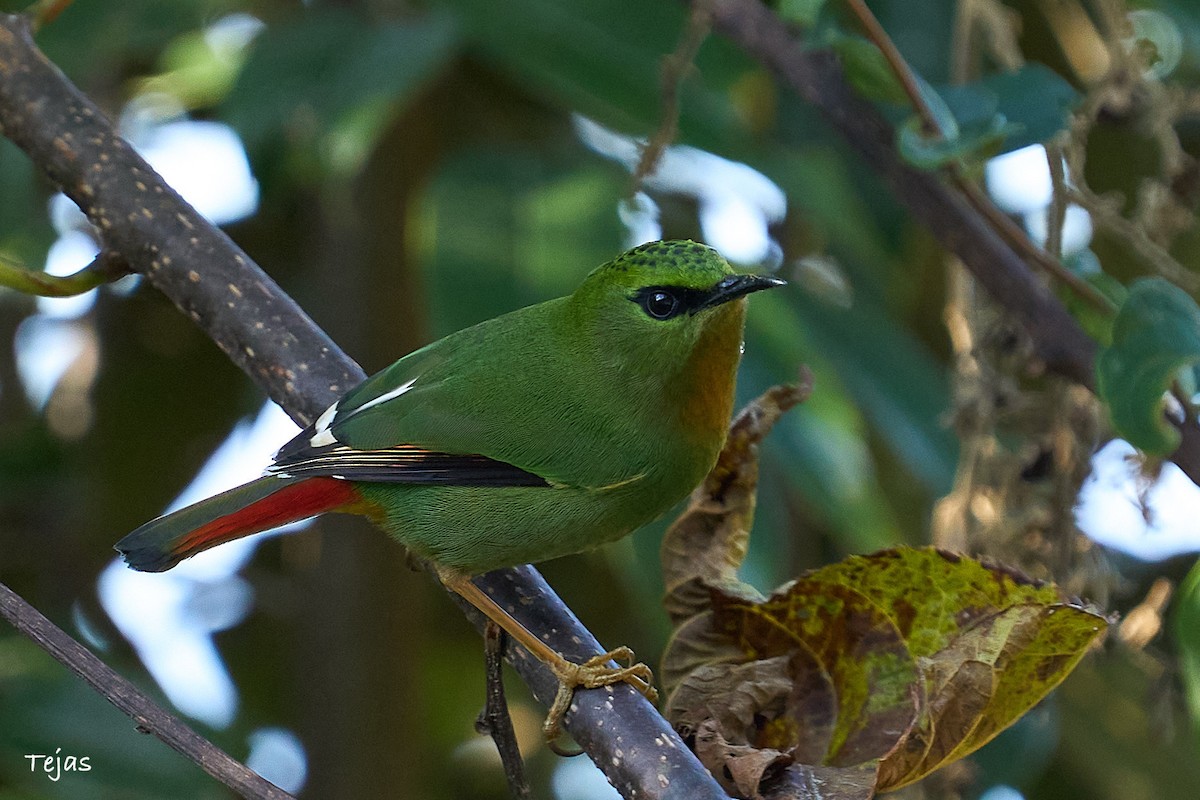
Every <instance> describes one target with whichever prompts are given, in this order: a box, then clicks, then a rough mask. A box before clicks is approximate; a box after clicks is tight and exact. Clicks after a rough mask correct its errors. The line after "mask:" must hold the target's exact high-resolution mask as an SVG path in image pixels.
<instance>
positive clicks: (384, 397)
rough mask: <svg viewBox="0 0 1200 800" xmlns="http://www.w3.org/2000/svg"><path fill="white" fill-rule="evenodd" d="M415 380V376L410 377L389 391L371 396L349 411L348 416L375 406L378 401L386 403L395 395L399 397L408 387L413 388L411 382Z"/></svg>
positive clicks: (394, 397)
mask: <svg viewBox="0 0 1200 800" xmlns="http://www.w3.org/2000/svg"><path fill="white" fill-rule="evenodd" d="M416 382H417V379H416V378H413V379H412V380H410V381H409V382H408V383H405V384H402V385H400V386H397V387H396V388H395V389H392V390H391V391H390V392H384V393H383V394H381V395H379V397H373V398H371V399H370V400H368V401H367V402H365V403H363V404H362V405H361V406H359V407H358V408H356V409H354V410H353V411H351V412H350V416H353V415H354V414H357V413H358V412H360V411H366V410H367V409H368V408H370V407H371V406H377V405H379V404H380V403H386V402H387V401H388V400H394V399H396V398H397V397H399V396H400V395H402V394H404V393H405V392H407V391H408V390H409V389H411V388H413V384H414V383H416Z"/></svg>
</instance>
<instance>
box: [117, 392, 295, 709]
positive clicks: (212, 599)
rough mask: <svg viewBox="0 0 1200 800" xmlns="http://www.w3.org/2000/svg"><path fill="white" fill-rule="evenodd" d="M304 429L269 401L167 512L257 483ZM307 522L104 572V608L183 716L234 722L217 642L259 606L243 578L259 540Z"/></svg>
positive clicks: (231, 690) (232, 697)
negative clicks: (174, 561) (148, 566)
mask: <svg viewBox="0 0 1200 800" xmlns="http://www.w3.org/2000/svg"><path fill="white" fill-rule="evenodd" d="M298 430H299V428H298V426H297V425H296V424H295V423H294V422H292V421H291V419H289V418H288V416H287V415H286V414H284V413H283V411H282V410H281V409H280V408H279V407H278V406H276V405H275V404H274V403H270V402H268V403H267V404H266V405H264V406H263V408H262V410H261V411H260V412H259V413H258V415H257V416H256V417H255V418H254V419H253V420H252V421H251V420H246V421H243V422H241V423H239V424H238V425H237V427H235V428H234V430H233V432H232V433H231V434H230V435H229V438H228V439H226V440H225V441H224V442H223V443H222V444H221V446H220V447H218V448H217V450H216V451H215V452H214V453H213V455H212V456H211V457H210V458H209V460H208V462H207V463H206V464H205V465H204V467H203V468H202V469H201V470H200V472H199V474H198V475H197V476H196V478H195V479H194V480H193V481H192V483H191V484H189V485H188V487H187V488H186V489H184V491H183V492H182V493H181V494H180V495H179V497H177V498H176V499H175V501H174V502H173V503H172V504H171V505H170V506H169V508H168V509H167V510H168V511H173V510H175V509H178V508H182V507H184V506H186V505H189V504H191V503H194V502H196V501H198V500H202V499H204V498H206V497H209V496H211V495H214V494H217V493H219V492H222V491H224V490H226V489H231V488H233V487H234V486H237V485H239V484H242V483H245V482H246V481H249V480H254V479H255V478H257V477H258V476H259V474H260V473H261V470H262V466H263V465H264V464H266V463H267V462H268V461H269V460H270V458H271V455H272V454H273V453H274V452H275V450H276V449H277V448H278V447H279V445H280V444H282V443H283V442H285V441H287V440H288V439H289V438H291V437H292V436H294V435H295V434H296V432H297V431H298ZM305 524H307V523H306V522H298V523H293V524H292V525H288V526H285V527H283V528H278V529H276V530H275V531H272V532H269V533H264V534H258V535H257V536H251V537H246V538H244V539H238V540H237V541H234V542H229V543H228V544H224V545H221V546H220V547H215V548H213V549H212V550H208V551H205V552H203V553H201V554H200V555H198V556H196V557H194V558H190V559H188V560H186V561H184V562H183V563H181V564H180V565H179V566H178V567H175V568H174V569H172V570H169V571H167V572H161V573H145V572H135V571H134V570H132V569H129V568H128V567H126V566H125V564H124V562H122V561H121V560H119V559H117V560H114V561H113V562H112V563H111V564H109V566H108V567H107V568H106V569H105V570H104V572H103V573H101V575H100V580H99V585H98V591H99V594H100V602H101V605H102V606H103V607H104V610H105V611H106V612H107V613H108V615H109V616H110V617H111V618H112V620H113V623H114V624H115V625H116V626H117V628H118V630H120V631H121V633H122V634H123V635H124V636H125V638H127V639H128V640H129V641H130V643H131V644H132V645H133V646H134V648H135V649H136V650H137V653H138V656H139V657H140V658H141V659H142V663H144V664H145V665H146V669H147V670H149V672H150V675H151V676H152V677H153V678H154V680H155V682H156V683H158V685H159V687H160V688H161V689H162V691H163V693H164V694H166V695H167V697H168V699H170V701H171V702H172V703H173V704H174V705H175V706H176V708H178V709H179V710H180V711H182V712H184V713H185V714H187V715H188V716H190V717H193V718H195V719H199V720H202V721H203V722H205V723H207V724H209V725H212V726H213V727H218V728H221V727H226V726H228V725H229V724H230V723H231V722H233V719H234V716H235V715H236V713H237V703H238V697H237V689H236V687H235V686H234V684H233V681H232V679H231V678H230V676H229V672H228V670H226V668H225V665H224V663H223V662H222V661H221V656H220V653H218V652H217V649H216V646H215V645H214V643H213V638H212V636H213V634H214V633H216V632H218V631H222V630H225V629H227V628H230V627H232V626H234V625H236V624H238V623H239V622H240V621H241V620H242V619H243V618H244V617H245V615H246V614H247V613H248V612H249V610H250V608H251V606H252V604H253V592H252V590H251V588H250V585H249V584H248V583H247V582H246V581H245V580H244V579H242V578H241V577H239V576H238V575H237V572H238V570H240V569H241V568H242V566H244V565H245V564H246V562H247V561H249V560H250V557H251V556H252V554H253V552H254V549H255V548H256V547H257V545H258V542H260V541H262V538H263V537H265V536H269V535H272V534H275V533H279V532H282V531H284V530H294V529H296V528H297V527H300V526H302V525H305Z"/></svg>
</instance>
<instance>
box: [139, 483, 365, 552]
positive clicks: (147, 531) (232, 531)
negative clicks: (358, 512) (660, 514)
mask: <svg viewBox="0 0 1200 800" xmlns="http://www.w3.org/2000/svg"><path fill="white" fill-rule="evenodd" d="M359 503H360V498H359V495H358V492H357V491H356V490H355V489H354V486H353V484H351V483H349V482H348V481H341V480H337V479H336V478H324V477H320V478H306V479H296V478H279V477H275V476H266V477H262V478H259V479H258V480H256V481H251V482H250V483H247V484H243V485H242V486H239V487H237V488H236V489H230V490H229V491H228V492H222V493H221V494H219V495H217V496H215V497H210V498H209V499H207V500H203V501H201V502H199V503H196V504H195V505H192V506H188V507H187V508H184V509H181V510H179V511H176V512H174V513H172V514H168V515H166V516H165V517H159V518H158V519H156V520H151V521H150V522H147V523H146V524H145V525H143V526H142V527H140V528H138V529H137V530H136V531H134V532H133V533H131V534H129V535H128V536H126V537H125V538H124V539H122V540H121V541H119V542H117V550H119V551H120V552H121V553H122V555H124V556H125V560H126V561H127V562H128V563H129V565H130V566H131V567H133V568H134V569H139V570H144V571H149V572H161V571H162V570H164V569H170V568H171V567H173V566H175V565H176V564H178V563H179V562H180V561H182V560H183V559H185V558H188V557H190V556H194V555H196V554H197V553H199V552H201V551H203V550H207V549H209V548H210V547H216V546H217V545H219V544H223V543H225V542H228V541H232V540H233V539H239V538H241V537H243V536H249V535H250V534H252V533H258V532H260V531H265V530H270V529H271V528H275V527H278V526H280V525H283V524H285V523H288V522H295V521H296V520H298V519H304V518H305V517H311V516H313V515H314V514H321V513H323V512H325V511H335V510H339V509H343V510H350V509H357V508H358V507H359Z"/></svg>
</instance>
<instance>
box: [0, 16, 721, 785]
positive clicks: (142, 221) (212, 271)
mask: <svg viewBox="0 0 1200 800" xmlns="http://www.w3.org/2000/svg"><path fill="white" fill-rule="evenodd" d="M0 132H3V133H4V134H5V135H6V136H7V137H8V138H9V139H11V140H12V141H13V142H15V143H16V144H17V145H18V146H20V147H21V149H22V150H24V151H25V152H26V153H27V154H28V155H29V157H30V158H31V159H32V160H33V161H34V163H35V164H37V166H38V167H40V168H41V169H42V170H43V171H44V172H45V173H46V174H47V175H48V176H49V177H50V178H51V179H52V180H53V181H54V182H55V183H56V184H58V185H59V186H60V187H62V189H63V191H64V192H66V194H67V195H68V196H69V197H71V199H72V200H74V201H75V202H76V203H78V204H79V207H80V208H81V209H82V210H83V211H84V212H85V213H86V214H87V215H88V218H89V219H90V220H91V221H92V222H93V223H94V224H95V225H96V227H97V229H98V230H99V232H100V235H101V237H102V238H103V241H104V246H105V247H106V248H108V249H110V250H112V251H114V252H116V253H119V254H120V255H122V256H124V258H125V260H126V261H127V262H128V263H129V266H130V268H131V269H133V270H134V271H136V272H139V273H141V274H143V275H145V276H146V277H147V279H148V280H149V281H150V282H151V283H153V284H154V285H155V286H156V287H157V288H158V289H160V290H161V291H162V292H163V293H164V294H165V295H167V296H168V297H169V298H171V300H172V301H173V302H174V303H175V304H176V305H177V306H178V307H179V308H180V309H181V310H182V311H184V312H185V313H187V314H188V315H190V316H191V317H192V319H194V320H195V321H196V323H197V324H198V325H200V327H201V328H202V329H203V330H204V331H205V332H206V333H207V334H208V335H209V336H210V337H212V339H213V341H215V342H216V343H217V344H218V345H219V346H220V347H221V349H222V350H224V351H225V352H226V353H228V354H229V357H230V358H231V359H232V360H233V361H234V363H236V364H237V365H238V366H240V367H241V368H242V369H243V370H245V371H246V373H247V374H249V375H250V376H251V377H252V378H253V379H254V380H255V381H256V382H257V383H258V384H259V385H260V386H262V387H263V388H264V389H265V390H266V391H267V392H268V394H270V396H271V398H272V399H273V400H275V401H276V402H277V403H279V405H281V406H282V407H283V408H284V410H286V411H287V412H288V413H289V414H291V415H292V417H293V418H294V419H296V420H298V421H301V422H307V421H309V420H311V419H313V418H314V417H315V416H317V415H318V414H319V413H320V412H321V411H322V410H324V409H325V408H327V407H328V406H329V405H330V404H331V403H333V402H334V401H335V400H336V399H337V398H338V397H339V396H340V395H341V394H342V393H343V392H345V391H346V390H347V389H348V388H350V387H351V386H353V385H354V384H356V383H357V382H359V381H360V380H362V378H363V377H364V376H363V373H362V371H361V370H360V369H359V367H358V366H357V365H356V364H355V363H354V362H353V361H352V360H351V359H350V358H349V357H348V356H346V354H345V353H343V352H342V351H341V350H340V349H338V347H337V345H335V344H334V343H333V341H332V340H330V339H329V337H328V336H326V335H325V333H324V332H323V331H321V330H320V329H319V328H317V326H316V325H314V324H313V322H312V320H310V319H309V318H308V316H307V315H306V314H305V313H304V312H303V311H302V310H301V309H300V308H299V307H298V306H297V305H296V304H295V303H294V302H293V301H292V300H291V298H289V297H288V296H287V295H286V294H284V293H283V291H282V290H281V289H280V288H279V287H278V286H277V285H276V284H275V283H274V281H272V280H271V279H270V278H269V277H267V275H266V274H265V273H263V272H262V270H260V269H259V268H258V266H257V265H255V264H254V262H253V261H252V260H251V259H250V257H249V256H247V255H246V254H245V253H244V252H242V251H241V249H239V248H238V247H237V245H235V244H234V243H233V242H232V241H231V240H230V239H229V238H228V237H227V236H226V235H225V234H224V233H222V232H221V231H220V230H218V229H216V228H215V227H213V226H212V225H210V224H209V223H208V222H207V221H205V220H204V219H203V218H202V217H201V216H200V215H199V214H197V213H196V211H195V210H194V209H192V208H191V207H190V206H189V205H187V203H185V202H184V201H183V200H182V199H181V198H180V197H179V196H178V195H177V194H176V193H175V192H174V191H172V190H171V189H170V188H169V187H168V186H166V184H164V183H163V181H162V179H161V178H160V177H159V176H158V175H157V174H156V173H155V172H154V171H153V170H151V169H150V167H149V166H148V165H147V164H146V162H145V161H144V160H142V158H141V157H140V156H138V154H137V153H135V152H133V150H132V149H131V148H130V146H129V145H128V144H127V143H126V142H124V141H123V140H122V139H120V138H119V137H118V136H117V135H116V133H115V131H114V130H113V128H112V125H111V123H110V122H109V121H108V120H107V119H106V118H105V116H104V115H103V114H102V113H101V112H100V110H99V109H98V108H96V106H95V105H94V104H93V103H92V102H91V101H90V100H89V99H88V98H87V97H85V96H84V95H83V94H82V93H81V92H80V91H79V90H78V89H77V88H76V87H75V86H74V85H72V84H71V82H70V81H69V80H67V78H66V77H65V76H64V75H63V74H62V73H61V72H60V71H59V70H58V69H57V68H56V67H55V66H54V65H53V64H51V63H50V62H49V61H48V60H47V59H46V58H45V56H44V55H42V53H41V52H40V51H39V50H38V49H37V46H36V45H35V44H34V42H33V40H32V38H31V37H30V34H29V28H28V24H27V22H26V21H25V20H24V19H23V18H21V17H17V16H12V15H0ZM478 584H479V585H480V586H481V587H482V588H483V589H484V590H485V591H487V592H488V593H489V594H491V595H492V596H493V597H494V598H495V599H496V601H497V602H499V603H500V605H501V606H503V607H505V608H509V609H514V614H515V616H516V617H517V618H518V619H519V620H520V621H521V622H522V623H523V624H524V625H525V626H526V627H527V628H529V629H530V630H532V631H535V632H537V633H539V634H540V635H543V637H544V638H545V640H546V641H547V643H548V644H549V645H550V646H551V647H553V648H555V649H556V650H558V651H559V652H561V653H563V654H564V655H566V656H567V657H568V658H571V659H578V660H583V659H585V658H587V657H590V656H592V655H595V654H597V653H600V652H603V650H602V648H601V647H600V646H599V643H598V642H597V641H596V639H595V637H593V636H592V635H591V633H589V632H588V630H587V629H586V628H584V627H583V626H582V625H581V624H580V623H579V621H578V620H577V619H576V618H575V616H574V615H573V614H572V613H571V611H570V609H568V608H567V607H566V606H565V605H564V604H563V602H562V601H561V600H560V599H559V598H558V596H557V595H556V594H555V593H554V591H553V590H552V589H551V588H550V587H549V586H548V585H547V584H546V582H545V581H544V580H543V579H542V577H541V576H540V575H539V574H538V572H537V571H536V570H534V569H533V568H532V567H521V568H518V569H514V570H501V571H498V572H494V573H490V574H488V575H486V576H484V577H483V578H482V579H480V580H479V581H478ZM468 616H470V617H471V619H472V621H473V622H474V624H475V625H476V627H477V628H479V629H480V630H482V629H483V624H484V619H483V617H482V616H481V615H479V614H475V613H470V612H468ZM509 657H510V660H511V661H512V662H513V664H514V666H515V667H516V669H517V671H518V673H519V674H520V675H521V677H522V678H523V679H524V680H525V681H526V682H527V683H528V684H529V685H530V687H531V688H532V689H533V692H534V694H535V696H536V697H537V698H538V699H539V700H541V701H542V702H549V700H550V699H552V698H553V697H554V693H555V689H556V687H557V683H556V681H555V679H554V677H553V676H552V675H551V673H550V672H549V670H547V669H546V668H545V667H543V666H542V665H541V663H540V662H537V661H536V660H534V659H532V658H530V657H528V654H527V653H526V652H525V651H524V650H523V649H521V648H517V647H513V648H509ZM565 723H566V728H567V730H568V731H569V732H570V733H571V735H572V736H573V737H574V738H575V740H576V741H577V742H578V743H579V744H580V745H581V746H582V747H583V748H584V749H585V750H586V751H587V752H588V754H589V755H590V756H591V758H592V759H593V760H594V761H595V762H596V763H597V764H598V765H599V766H600V768H601V769H603V770H604V772H605V773H606V775H607V776H608V778H609V780H610V781H611V782H612V783H613V785H614V786H616V787H617V789H618V790H619V791H621V792H622V793H623V794H625V795H626V796H633V795H636V796H638V797H644V798H657V797H665V796H667V795H668V794H669V795H671V796H691V797H694V798H697V800H698V799H699V798H705V797H725V795H724V793H723V792H722V791H721V789H720V787H719V786H718V785H717V783H716V781H714V780H713V778H712V776H711V775H709V774H708V773H707V772H706V771H705V770H704V768H703V767H702V766H701V765H700V762H699V761H697V760H696V758H695V756H693V755H692V753H691V751H689V750H688V749H687V748H686V747H685V746H684V744H683V742H682V741H681V740H680V739H679V737H678V735H676V733H675V732H674V731H673V730H672V729H671V727H670V726H669V725H668V724H667V723H666V721H665V720H664V719H663V718H662V716H661V715H659V714H658V712H657V711H656V710H655V709H654V708H653V707H652V706H651V705H650V704H649V703H648V702H646V700H645V699H644V698H643V697H642V696H641V695H640V694H638V693H637V692H636V691H635V690H634V689H633V688H631V687H629V686H625V685H622V686H619V687H614V688H613V689H612V693H611V694H610V693H609V692H608V691H605V690H591V691H585V692H579V693H578V694H577V695H576V699H575V702H574V704H573V705H572V711H571V712H570V713H569V714H568V715H567V717H566V720H565ZM618 742H619V743H618Z"/></svg>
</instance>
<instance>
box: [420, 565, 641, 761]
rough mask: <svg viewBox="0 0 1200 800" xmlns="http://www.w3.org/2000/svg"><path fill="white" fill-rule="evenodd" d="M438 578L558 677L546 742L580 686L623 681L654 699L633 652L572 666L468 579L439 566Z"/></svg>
mask: <svg viewBox="0 0 1200 800" xmlns="http://www.w3.org/2000/svg"><path fill="white" fill-rule="evenodd" d="M438 577H439V578H440V579H441V581H442V583H443V584H444V585H445V586H446V588H447V589H450V590H451V591H453V592H455V593H456V594H458V595H459V596H460V597H462V598H463V599H464V600H466V601H467V602H468V603H470V604H471V605H473V606H475V607H476V608H477V609H479V610H480V611H482V612H483V613H484V614H485V615H486V616H487V618H488V619H490V620H492V621H493V622H495V623H496V624H497V625H499V626H500V627H501V628H503V629H504V630H505V631H506V632H507V633H508V635H509V636H511V637H512V638H513V639H515V640H516V641H518V642H520V643H521V645H523V646H524V647H525V649H526V650H528V651H529V652H530V653H531V654H532V655H533V657H534V658H536V659H537V660H539V661H541V662H542V663H543V664H545V665H546V666H547V667H549V668H550V671H551V672H553V673H554V676H555V677H556V678H558V693H557V694H556V695H555V696H554V702H553V703H552V704H551V706H550V713H549V714H548V715H547V716H546V721H545V723H543V725H542V732H543V733H544V734H545V735H546V739H547V741H551V742H552V741H554V740H555V739H556V738H558V732H559V724H560V723H561V722H562V718H563V715H564V714H566V713H567V708H568V707H570V704H571V697H572V696H573V695H574V694H575V690H576V689H577V688H579V687H581V686H582V687H583V688H585V689H595V688H597V687H600V686H610V685H612V684H614V683H622V682H624V683H628V684H629V685H630V686H632V687H633V688H635V689H637V690H638V691H639V692H641V693H642V694H643V695H645V697H646V699H647V700H649V701H650V702H652V703H653V702H655V701H657V700H658V692H657V691H656V690H655V689H654V685H653V681H654V674H653V673H652V672H651V671H650V668H649V667H648V666H646V665H645V664H642V663H640V662H638V663H634V661H633V651H632V650H630V649H629V648H628V647H618V648H616V649H615V650H610V651H608V652H607V653H601V654H599V655H596V656H593V657H591V658H589V659H588V660H587V661H585V662H583V663H582V664H575V663H573V662H570V661H568V660H567V659H565V658H563V656H562V655H560V654H559V653H557V652H555V651H554V650H553V649H551V648H550V646H549V645H547V644H546V643H545V642H543V641H542V640H541V639H539V638H538V637H536V636H534V635H533V634H532V633H531V632H530V631H529V629H528V628H526V627H525V626H524V625H522V624H521V623H520V622H518V621H517V620H516V619H515V618H514V617H513V616H512V615H511V614H509V613H508V612H507V611H505V610H504V609H503V608H501V607H500V605H499V604H498V603H497V602H496V601H495V600H493V599H492V598H490V597H488V596H487V594H485V593H484V591H483V590H482V589H480V588H479V587H478V586H476V585H475V584H474V583H473V582H472V581H471V578H470V577H469V576H467V575H465V574H463V573H461V572H456V571H454V570H450V569H446V568H444V567H439V568H438ZM612 660H616V661H618V662H624V663H626V664H627V665H628V666H623V667H610V666H609V665H608V662H609V661H612Z"/></svg>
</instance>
